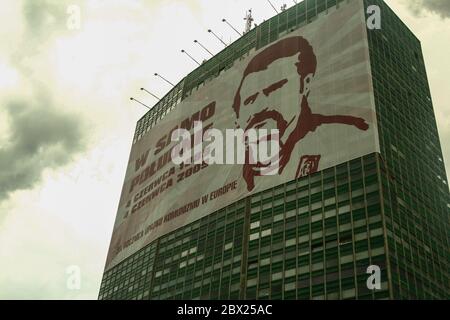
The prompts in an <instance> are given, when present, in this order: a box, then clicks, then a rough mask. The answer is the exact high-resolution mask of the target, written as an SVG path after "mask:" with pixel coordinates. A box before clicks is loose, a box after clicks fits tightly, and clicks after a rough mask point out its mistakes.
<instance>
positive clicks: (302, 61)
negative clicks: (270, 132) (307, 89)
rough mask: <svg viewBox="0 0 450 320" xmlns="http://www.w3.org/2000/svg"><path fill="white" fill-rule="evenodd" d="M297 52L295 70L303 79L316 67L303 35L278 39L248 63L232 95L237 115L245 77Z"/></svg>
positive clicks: (313, 71) (314, 58) (312, 51)
mask: <svg viewBox="0 0 450 320" xmlns="http://www.w3.org/2000/svg"><path fill="white" fill-rule="evenodd" d="M296 53H299V55H298V60H299V63H297V64H296V65H297V72H298V74H299V75H300V79H301V80H303V79H304V78H305V77H306V76H307V75H308V74H313V75H314V74H315V73H316V68H317V59H316V55H315V54H314V50H313V48H312V46H311V45H310V44H309V42H308V41H307V40H306V39H305V38H303V37H291V38H286V39H284V40H281V41H278V42H277V43H275V44H273V45H271V46H270V47H268V48H266V49H264V50H263V51H261V52H260V53H258V54H257V55H256V56H255V57H254V58H253V59H252V60H251V61H250V63H249V64H248V66H247V68H246V69H245V71H244V74H243V76H242V80H241V83H240V85H239V88H238V90H237V92H236V96H235V97H234V103H233V109H234V111H235V112H236V114H237V115H238V117H239V108H240V105H241V93H240V92H241V88H242V85H243V83H244V80H245V78H246V77H247V76H248V75H249V74H251V73H255V72H260V71H263V70H267V68H268V67H269V65H270V64H272V62H274V61H276V60H278V59H281V58H287V57H291V56H293V55H294V54H296ZM303 85H304V84H303V81H301V88H300V90H301V91H303Z"/></svg>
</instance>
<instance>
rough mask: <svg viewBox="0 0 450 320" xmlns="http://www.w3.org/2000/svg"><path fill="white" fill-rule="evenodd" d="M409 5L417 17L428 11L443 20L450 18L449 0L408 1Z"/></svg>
mask: <svg viewBox="0 0 450 320" xmlns="http://www.w3.org/2000/svg"><path fill="white" fill-rule="evenodd" d="M407 4H408V5H409V8H410V9H411V10H412V11H413V12H414V13H415V14H416V15H418V14H420V13H421V12H422V11H428V12H432V13H436V14H438V15H439V16H441V18H450V1H449V0H408V1H407Z"/></svg>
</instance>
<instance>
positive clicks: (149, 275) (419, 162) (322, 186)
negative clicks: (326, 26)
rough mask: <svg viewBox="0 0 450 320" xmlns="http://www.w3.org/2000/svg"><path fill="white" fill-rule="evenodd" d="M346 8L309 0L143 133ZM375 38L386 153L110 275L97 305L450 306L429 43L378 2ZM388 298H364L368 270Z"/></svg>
mask: <svg viewBox="0 0 450 320" xmlns="http://www.w3.org/2000/svg"><path fill="white" fill-rule="evenodd" d="M346 2H347V1H345V0H343V1H336V0H317V1H316V0H305V1H303V2H302V3H300V4H298V5H296V6H294V7H292V8H290V9H289V10H287V11H285V12H283V13H281V14H279V15H278V16H275V17H274V18H272V19H270V20H268V21H266V22H265V23H263V24H261V25H260V26H258V27H257V28H255V29H253V30H252V31H251V32H249V33H247V34H246V35H245V36H244V37H243V38H241V39H239V40H237V41H236V42H235V43H233V44H232V45H230V46H229V47H228V48H226V49H225V50H224V51H222V52H221V53H219V54H218V55H216V56H215V57H214V58H212V59H210V60H209V61H208V62H206V63H205V64H203V65H202V66H201V67H199V68H198V69H196V70H194V71H193V72H192V73H191V74H189V75H188V76H187V77H186V78H185V79H183V81H182V82H181V83H180V84H178V85H177V86H176V88H175V89H173V90H172V91H171V92H169V94H168V95H167V96H166V97H165V98H164V99H163V100H162V101H161V102H160V103H159V104H158V105H157V106H156V107H155V108H154V109H152V110H151V111H149V113H148V114H147V115H145V116H144V117H143V118H142V119H141V120H140V121H139V122H138V125H137V129H136V135H135V140H134V141H137V140H138V139H139V138H140V136H141V135H142V134H143V133H145V132H147V131H148V130H149V128H150V127H151V126H152V125H154V123H156V121H158V120H159V119H161V118H162V117H163V116H164V115H165V114H167V112H170V110H172V109H173V108H174V107H176V103H177V101H180V100H182V99H184V98H185V97H187V96H188V95H189V94H190V92H191V91H192V90H193V89H195V88H196V87H198V86H200V85H202V84H203V83H204V82H205V81H208V79H210V78H211V77H216V76H218V75H219V74H220V72H222V71H223V70H224V69H226V68H229V67H230V66H231V65H232V64H233V62H234V61H235V60H236V59H239V58H240V57H242V56H243V55H245V54H248V53H249V52H250V51H251V50H253V49H255V48H260V47H262V46H265V45H267V44H268V43H270V42H272V41H275V40H276V39H278V37H280V36H283V35H284V34H286V33H287V32H289V30H291V29H296V28H298V27H300V26H302V25H304V24H306V23H308V22H311V21H313V20H314V19H315V18H316V17H317V15H319V14H326V12H327V10H329V9H330V10H335V9H336V8H335V7H336V5H337V7H339V5H346ZM365 4H366V6H367V5H370V4H376V5H379V6H380V7H381V9H382V19H383V20H382V23H383V24H382V29H381V30H373V31H368V36H369V48H370V57H371V67H372V74H373V84H374V92H375V102H376V108H377V116H378V125H379V128H378V130H379V135H380V144H381V146H380V147H381V154H370V155H367V156H365V157H362V158H358V159H354V160H352V161H350V162H346V163H342V164H340V165H338V166H336V167H333V168H330V169H327V170H323V171H321V172H317V173H315V174H312V175H310V176H308V177H304V178H301V179H298V180H294V181H291V182H289V183H287V184H283V185H280V186H277V187H275V188H272V189H269V190H266V191H264V192H261V193H258V194H255V195H252V196H250V197H247V198H245V199H243V200H240V201H238V202H236V203H234V204H232V205H230V206H228V207H226V208H223V209H221V210H219V211H217V212H214V213H211V214H210V215H208V216H206V217H204V218H203V219H200V220H198V221H196V222H194V223H192V224H190V225H187V226H185V227H183V228H180V229H178V230H176V231H174V232H172V233H169V234H167V235H165V236H163V237H161V238H159V239H158V240H156V241H154V242H152V243H151V244H149V245H148V246H147V247H145V248H144V249H142V250H140V251H139V252H137V253H135V254H134V255H132V256H130V257H128V258H127V259H125V260H124V261H123V262H122V263H120V264H119V265H117V266H115V267H113V268H111V269H110V270H107V271H105V273H104V276H103V280H102V285H101V288H100V293H99V299H411V298H419V299H429V298H431V299H433V298H434V299H446V298H448V297H449V295H450V288H449V272H448V270H449V269H450V268H449V257H450V255H449V237H448V235H449V234H448V232H449V211H450V195H449V192H448V185H447V181H446V173H445V169H444V164H443V160H442V159H443V157H442V152H441V149H440V143H439V137H438V133H437V127H436V121H435V118H434V112H433V106H432V102H431V98H430V92H429V87H428V81H427V78H426V71H425V67H424V62H423V57H422V51H421V47H420V42H419V41H418V40H417V39H416V38H415V37H414V35H413V34H412V33H411V32H410V31H409V30H408V29H407V28H406V26H405V25H404V24H403V23H402V22H401V21H400V19H399V18H398V17H397V16H396V15H395V14H394V13H393V12H392V11H391V10H390V9H389V8H388V7H387V6H386V5H385V4H384V2H383V1H381V0H370V1H369V0H367V1H365ZM370 265H377V266H379V267H380V269H381V289H380V290H369V289H368V288H367V284H366V282H367V278H368V277H369V275H368V274H367V273H366V270H367V268H368V266H370Z"/></svg>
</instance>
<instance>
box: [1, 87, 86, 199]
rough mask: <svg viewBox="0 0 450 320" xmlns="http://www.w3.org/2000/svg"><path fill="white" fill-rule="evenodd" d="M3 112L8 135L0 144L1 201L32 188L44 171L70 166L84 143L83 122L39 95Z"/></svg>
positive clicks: (17, 101) (7, 106) (16, 101)
mask: <svg viewBox="0 0 450 320" xmlns="http://www.w3.org/2000/svg"><path fill="white" fill-rule="evenodd" d="M4 109H5V111H6V114H7V117H8V120H9V121H8V127H9V128H10V130H9V131H10V132H9V133H8V139H7V141H6V143H4V145H0V168H2V170H1V171H0V201H2V200H5V199H6V198H8V196H9V194H11V193H12V192H14V191H16V190H24V189H29V188H32V187H33V186H35V184H36V183H37V182H39V181H40V178H41V175H42V173H43V171H44V170H45V169H47V168H58V167H61V166H63V165H65V164H67V163H69V162H70V160H71V159H72V157H73V156H74V155H75V154H76V153H78V152H79V151H81V150H83V148H84V144H85V142H84V134H83V131H84V130H83V126H84V122H83V120H82V119H81V118H80V117H79V116H75V115H73V114H69V113H65V112H62V111H60V110H59V109H58V108H57V107H56V106H55V105H53V103H52V101H51V99H50V98H48V97H47V96H45V95H44V94H42V93H40V94H38V95H37V96H36V97H35V98H34V100H23V99H20V100H13V101H10V102H8V103H6V107H5V108H4Z"/></svg>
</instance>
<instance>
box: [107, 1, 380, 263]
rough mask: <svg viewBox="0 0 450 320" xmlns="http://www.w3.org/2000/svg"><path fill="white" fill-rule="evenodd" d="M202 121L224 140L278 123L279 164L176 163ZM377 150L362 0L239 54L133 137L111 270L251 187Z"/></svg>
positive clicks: (260, 188)
mask: <svg viewBox="0 0 450 320" xmlns="http://www.w3.org/2000/svg"><path fill="white" fill-rule="evenodd" d="M195 121H201V124H202V126H203V132H205V131H206V130H208V129H213V128H214V129H218V130H220V131H221V132H223V133H224V134H223V137H224V139H225V138H226V134H225V130H227V129H237V128H239V129H242V130H244V131H247V130H249V129H261V128H265V129H278V130H279V141H280V152H279V162H278V164H279V169H278V172H277V173H276V174H275V175H263V174H261V173H262V171H263V170H264V168H263V166H261V164H210V165H208V164H206V163H204V162H201V163H199V164H190V165H186V164H184V165H183V164H182V165H175V164H174V163H173V161H172V159H171V150H172V148H174V146H176V145H177V144H178V142H172V141H171V136H172V133H173V132H174V131H175V130H176V129H180V128H182V129H187V130H189V131H190V133H191V134H194V122H195ZM193 138H194V139H195V138H199V139H201V138H202V137H201V133H200V137H198V136H195V137H193ZM197 142H198V140H197ZM197 142H196V143H192V145H197ZM208 143H211V142H205V141H203V145H202V146H203V148H205V147H207V145H208ZM223 145H224V150H223V157H224V158H225V157H226V155H227V154H229V153H230V152H234V150H229V149H230V148H229V146H230V141H223ZM200 150H202V149H200ZM373 152H379V142H378V132H377V124H376V114H375V106H374V98H373V88H372V77H371V71H370V62H369V50H368V42H367V30H366V22H365V16H364V9H363V5H362V1H354V2H350V3H349V4H346V5H341V6H340V8H339V9H335V10H330V11H329V12H328V13H327V14H323V15H321V16H320V17H319V18H317V19H316V20H315V21H314V22H312V23H310V24H308V25H306V26H304V27H302V28H300V29H298V30H296V31H294V32H291V33H287V34H286V35H284V36H283V37H282V38H280V39H279V40H277V41H275V42H273V43H271V44H270V45H268V46H266V47H264V48H262V49H260V50H258V51H252V52H251V53H250V54H249V55H248V56H247V57H245V58H243V59H241V60H240V61H236V62H235V64H234V65H233V67H232V68H230V69H228V70H226V71H224V72H222V74H221V75H220V76H219V77H217V78H215V79H212V80H211V81H209V82H207V83H206V84H204V85H203V86H202V87H200V88H198V90H196V91H194V92H192V93H191V94H190V96H189V97H187V98H186V99H185V100H184V101H183V102H181V103H180V104H179V105H178V106H177V107H176V108H175V109H174V110H173V111H171V112H170V113H169V114H168V115H167V116H166V117H165V118H164V119H163V120H162V121H160V122H159V123H158V124H157V125H156V126H155V127H153V128H152V129H151V130H150V131H149V132H147V133H146V134H145V135H144V136H143V137H142V138H141V139H140V140H139V141H138V142H137V143H136V144H135V145H134V146H133V148H132V150H131V156H130V161H129V164H128V168H127V173H126V177H125V183H124V185H123V190H122V195H121V199H120V203H119V208H118V213H117V217H116V222H115V226H114V231H113V236H112V240H111V245H110V249H109V253H108V258H107V264H106V269H109V268H111V267H113V266H114V265H116V264H118V263H120V262H121V261H122V260H123V259H125V258H126V257H128V256H130V255H131V254H133V253H135V252H136V251H138V250H139V249H141V248H143V247H144V246H145V245H147V244H149V243H150V242H152V241H153V240H155V239H157V238H158V237H160V236H162V235H164V234H167V233H168V232H171V231H173V230H176V229H177V228H180V227H182V226H184V225H187V224H189V223H192V222H194V221H196V220H198V219H200V218H202V217H204V216H206V215H208V214H210V213H212V212H214V211H216V210H218V209H221V208H223V207H225V206H227V205H229V204H231V203H233V202H235V201H237V200H239V199H242V198H244V197H246V196H248V195H250V194H253V193H257V192H260V191H263V190H266V189H268V188H271V187H274V186H277V185H280V184H282V183H286V182H288V181H291V180H293V179H295V178H299V177H302V176H306V175H309V174H311V173H314V172H317V171H320V170H323V169H326V168H329V167H332V166H335V165H337V164H340V163H342V162H345V161H349V160H351V159H354V158H357V157H360V156H363V155H366V154H369V153H373Z"/></svg>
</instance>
